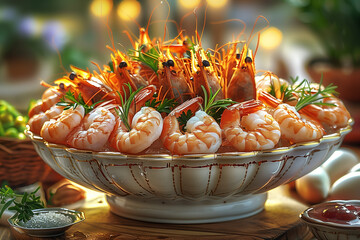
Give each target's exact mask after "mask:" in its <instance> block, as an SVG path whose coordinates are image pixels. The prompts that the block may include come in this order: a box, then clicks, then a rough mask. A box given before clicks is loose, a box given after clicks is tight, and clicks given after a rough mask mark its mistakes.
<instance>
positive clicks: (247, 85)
mask: <svg viewBox="0 0 360 240" xmlns="http://www.w3.org/2000/svg"><path fill="white" fill-rule="evenodd" d="M228 78H229V79H230V80H229V83H228V85H227V91H226V97H227V98H230V99H232V100H234V101H237V102H244V101H247V100H251V99H255V98H256V86H255V64H254V55H253V54H252V52H251V50H249V49H248V48H247V46H246V44H245V45H244V47H243V49H242V52H241V55H240V58H239V62H238V63H237V65H236V67H235V69H234V71H233V73H232V75H231V76H228Z"/></svg>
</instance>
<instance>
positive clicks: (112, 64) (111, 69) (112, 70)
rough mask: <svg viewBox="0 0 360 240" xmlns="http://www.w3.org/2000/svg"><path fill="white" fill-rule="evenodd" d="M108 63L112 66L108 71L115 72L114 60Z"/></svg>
mask: <svg viewBox="0 0 360 240" xmlns="http://www.w3.org/2000/svg"><path fill="white" fill-rule="evenodd" d="M108 65H109V68H110V71H108V72H114V63H113V61H110V62H109V63H108Z"/></svg>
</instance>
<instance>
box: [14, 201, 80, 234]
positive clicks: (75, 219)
mask: <svg viewBox="0 0 360 240" xmlns="http://www.w3.org/2000/svg"><path fill="white" fill-rule="evenodd" d="M33 212H34V214H41V213H47V212H54V213H61V214H64V215H66V216H69V217H70V218H71V219H72V223H70V224H67V225H64V226H59V227H51V228H27V227H24V226H21V225H20V224H19V220H18V219H13V218H9V219H8V222H9V224H10V225H11V226H12V227H13V228H14V229H15V230H16V231H18V232H19V233H25V234H27V235H29V236H31V237H55V236H60V235H62V234H64V233H65V231H66V230H68V229H69V228H70V227H72V226H73V225H74V224H77V223H79V222H82V221H84V220H85V215H84V213H83V212H79V211H75V210H69V209H66V208H42V209H36V210H33Z"/></svg>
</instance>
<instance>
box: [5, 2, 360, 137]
mask: <svg viewBox="0 0 360 240" xmlns="http://www.w3.org/2000/svg"><path fill="white" fill-rule="evenodd" d="M152 12H153V15H152V18H151V21H150V24H149V35H150V37H151V38H163V37H164V30H165V29H166V32H165V39H171V38H174V37H176V36H177V34H178V29H177V28H178V27H181V29H184V30H185V34H186V35H189V36H193V35H194V31H195V29H196V27H197V28H198V29H199V31H200V32H201V30H202V29H203V26H204V24H205V29H204V32H203V35H202V45H203V47H204V48H212V49H213V48H215V46H216V45H218V46H221V45H223V44H225V43H227V42H229V41H232V40H234V39H235V38H236V37H237V36H238V34H239V33H240V32H241V31H242V30H243V29H244V24H243V23H245V24H246V29H245V32H244V34H243V35H242V36H241V39H243V40H251V41H250V47H251V48H252V49H253V50H255V49H256V46H257V43H258V40H259V39H258V33H259V31H261V38H260V40H259V46H258V50H257V54H256V58H255V65H256V69H257V70H258V71H261V70H269V71H272V72H274V73H275V74H277V75H278V76H279V77H281V78H285V79H289V78H290V77H296V76H299V78H300V79H303V78H306V79H309V80H312V81H319V80H320V78H321V74H323V77H324V83H325V84H329V83H331V82H333V83H334V84H335V85H338V86H339V88H338V90H339V92H340V97H341V98H342V99H343V100H344V101H346V104H347V106H349V108H350V111H351V112H352V116H353V117H354V118H355V122H356V123H355V124H357V123H358V122H360V120H359V121H357V120H356V119H358V117H357V116H358V115H360V114H359V110H358V109H359V108H358V103H359V102H360V94H358V93H357V91H358V90H357V89H360V70H359V65H360V57H359V56H360V43H359V39H360V38H359V37H360V31H359V30H358V27H359V26H360V1H357V0H318V1H311V0H257V1H253V0H236V1H235V0H178V1H174V0H168V1H165V0H164V1H161V0H146V1H145V0H77V1H73V0H62V1H42V0H31V1H13V0H2V1H1V3H0V99H4V100H7V101H9V102H10V103H12V104H13V105H14V106H15V107H16V108H18V109H19V110H20V111H23V112H24V111H26V110H27V107H28V105H29V102H30V100H31V99H37V98H40V97H41V93H42V92H43V91H44V87H42V86H40V84H39V83H40V81H42V80H43V81H45V82H48V83H52V82H53V81H54V80H56V79H57V78H59V77H61V76H62V75H64V74H67V73H68V72H69V71H70V68H69V66H70V65H74V66H77V67H80V68H84V69H86V68H89V69H90V70H92V69H95V68H94V66H93V64H91V61H94V62H96V63H98V64H99V65H100V66H102V65H103V64H107V62H108V61H109V60H110V51H109V50H108V49H107V48H106V45H111V39H112V38H113V39H114V43H115V46H116V47H117V48H118V49H120V50H121V51H123V52H127V49H128V48H130V47H131V41H130V40H129V38H128V36H127V35H126V34H125V33H124V31H127V32H128V33H129V34H130V36H132V38H134V39H136V37H137V36H138V33H139V26H143V27H146V26H147V24H148V23H149V18H150V15H151V13H152ZM260 16H263V17H260ZM166 19H168V21H167V23H166V28H165V22H166ZM230 19H233V20H232V21H224V20H230ZM234 19H236V20H234ZM239 19H240V20H242V21H239ZM267 21H268V22H267ZM174 22H176V23H177V25H178V26H177V25H176V24H175V23H174ZM180 23H181V26H179V25H180ZM138 25H139V26H138ZM267 26H268V28H266V29H265V30H264V28H265V27H267ZM109 29H111V32H110V31H109ZM356 126H357V125H356ZM355 139H360V138H359V135H357V136H356V137H355Z"/></svg>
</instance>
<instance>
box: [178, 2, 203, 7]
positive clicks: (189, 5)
mask: <svg viewBox="0 0 360 240" xmlns="http://www.w3.org/2000/svg"><path fill="white" fill-rule="evenodd" d="M200 2H201V0H179V3H180V5H181V6H182V7H184V8H187V9H190V8H195V7H197V6H198V5H199V4H200Z"/></svg>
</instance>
